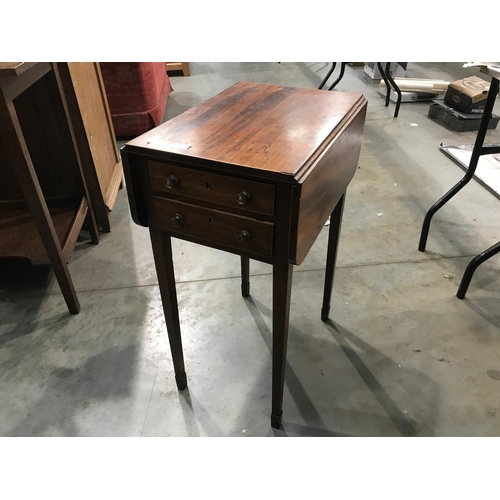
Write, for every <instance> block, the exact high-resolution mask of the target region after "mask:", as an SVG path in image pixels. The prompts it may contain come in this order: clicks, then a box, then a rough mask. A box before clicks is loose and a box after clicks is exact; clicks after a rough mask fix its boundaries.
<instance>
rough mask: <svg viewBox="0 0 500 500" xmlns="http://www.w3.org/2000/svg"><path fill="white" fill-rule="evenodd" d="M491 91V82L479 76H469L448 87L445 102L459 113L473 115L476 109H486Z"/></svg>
mask: <svg viewBox="0 0 500 500" xmlns="http://www.w3.org/2000/svg"><path fill="white" fill-rule="evenodd" d="M489 90H490V84H489V82H487V81H485V80H483V79H481V78H478V77H477V76H468V77H467V78H463V79H462V80H457V81H455V82H453V83H450V85H448V90H447V91H446V94H445V96H444V102H445V103H446V104H448V106H450V107H452V108H454V109H456V110H457V111H461V112H462V113H471V112H472V110H474V109H477V110H481V109H484V105H485V104H486V98H487V97H488V91H489Z"/></svg>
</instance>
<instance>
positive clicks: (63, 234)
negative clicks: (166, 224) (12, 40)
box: [0, 63, 99, 314]
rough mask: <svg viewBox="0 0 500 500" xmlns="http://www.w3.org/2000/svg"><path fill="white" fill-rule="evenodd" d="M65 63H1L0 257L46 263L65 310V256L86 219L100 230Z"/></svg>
mask: <svg viewBox="0 0 500 500" xmlns="http://www.w3.org/2000/svg"><path fill="white" fill-rule="evenodd" d="M68 78H69V71H68V68H67V64H65V63H0V257H24V258H27V259H29V260H30V261H31V262H32V263H33V264H43V263H50V264H52V267H53V269H54V273H55V275H56V278H57V280H58V282H59V286H60V287H61V291H62V293H63V296H64V298H65V300H66V304H67V306H68V309H69V311H70V312H71V313H72V314H77V313H78V312H79V311H80V304H79V302H78V297H77V295H76V292H75V289H74V286H73V282H72V279H71V276H70V274H69V271H68V267H67V262H68V260H69V258H70V256H71V253H72V251H73V249H74V246H75V243H76V241H77V238H78V234H79V232H80V230H81V228H82V226H83V224H84V223H86V224H87V228H88V230H89V232H90V237H91V240H92V243H95V244H96V243H98V241H99V236H98V229H97V222H96V219H95V215H94V212H93V210H92V202H91V199H90V196H89V191H88V188H87V184H86V181H85V176H84V174H83V168H82V164H81V158H80V152H79V149H78V143H77V140H76V138H75V131H74V128H73V122H72V113H71V112H70V110H69V108H68V102H67V99H66V94H65V90H64V89H65V88H68Z"/></svg>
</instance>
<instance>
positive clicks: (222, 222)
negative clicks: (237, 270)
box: [154, 196, 273, 257]
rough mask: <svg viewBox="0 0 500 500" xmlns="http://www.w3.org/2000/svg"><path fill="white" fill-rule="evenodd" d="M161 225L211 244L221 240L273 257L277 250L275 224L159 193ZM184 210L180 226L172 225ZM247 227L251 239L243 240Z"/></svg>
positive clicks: (237, 247) (156, 206)
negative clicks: (242, 235) (274, 236)
mask: <svg viewBox="0 0 500 500" xmlns="http://www.w3.org/2000/svg"><path fill="white" fill-rule="evenodd" d="M154 204H155V210H156V217H157V219H158V225H159V227H160V229H162V230H163V231H167V232H169V233H172V235H173V236H175V233H178V234H183V235H187V236H196V237H198V238H200V239H202V240H205V241H206V242H207V243H208V244H210V243H211V242H212V243H220V244H224V245H227V246H230V247H232V248H236V249H241V250H243V251H245V252H250V253H255V254H257V255H264V256H268V257H270V256H271V255H272V253H273V224H272V223H270V222H264V221H258V220H255V219H250V218H248V217H241V216H239V215H233V214H229V213H225V212H220V211H218V210H211V209H208V208H204V207H200V206H197V205H190V204H188V203H182V202H179V201H174V200H168V199H165V198H160V197H158V196H155V199H154ZM176 214H180V215H181V216H182V218H183V222H182V224H180V225H179V226H174V225H172V218H173V217H174V216H175V215H176ZM242 231H247V232H248V233H249V235H250V239H249V241H248V242H247V243H245V244H241V243H240V242H239V241H238V235H239V234H240V233H241V232H242Z"/></svg>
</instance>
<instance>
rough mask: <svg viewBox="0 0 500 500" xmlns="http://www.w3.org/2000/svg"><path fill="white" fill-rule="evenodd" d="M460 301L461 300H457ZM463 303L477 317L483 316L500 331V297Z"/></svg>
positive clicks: (470, 300) (469, 300) (467, 299)
mask: <svg viewBox="0 0 500 500" xmlns="http://www.w3.org/2000/svg"><path fill="white" fill-rule="evenodd" d="M457 300H459V299H457ZM462 302H463V303H464V304H465V305H466V306H467V307H469V308H470V309H472V310H473V311H474V312H475V313H476V314H477V315H479V316H481V318H483V319H484V320H485V321H487V322H488V323H490V324H491V325H493V326H495V327H496V328H499V329H500V311H499V310H498V297H492V298H491V299H486V298H481V299H475V298H470V299H469V298H468V297H467V296H465V299H463V300H462Z"/></svg>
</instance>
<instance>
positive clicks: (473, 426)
mask: <svg viewBox="0 0 500 500" xmlns="http://www.w3.org/2000/svg"><path fill="white" fill-rule="evenodd" d="M327 69H328V67H327V65H326V63H283V64H276V63H232V64H229V63H226V64H223V63H192V64H191V70H192V76H190V77H182V76H179V77H173V78H172V84H173V87H174V89H175V90H174V92H173V93H172V94H171V96H170V97H169V101H168V107H167V111H166V116H165V119H169V118H172V117H174V116H176V115H177V114H179V113H181V112H182V111H185V110H186V109H189V108H190V107H191V106H193V105H195V104H197V103H199V102H201V101H203V100H205V99H207V98H209V97H211V96H212V95H214V94H216V93H218V92H220V91H222V90H223V89H225V88H227V87H228V86H230V85H232V84H233V83H235V82H237V81H239V80H251V81H259V82H267V83H275V84H281V85H291V86H303V87H317V86H318V84H319V83H320V81H321V79H322V77H323V76H324V75H325V74H326V71H327ZM471 73H472V74H475V73H474V72H473V71H470V70H464V69H462V68H461V65H460V64H458V63H453V64H450V63H447V64H410V66H409V72H408V76H413V77H417V78H426V77H428V78H443V79H449V80H454V79H456V78H458V77H459V76H462V75H464V74H471ZM338 89H339V90H344V91H358V92H363V94H364V95H365V96H366V97H367V98H368V100H369V108H368V115H367V120H366V127H365V133H364V140H363V147H362V152H361V158H360V162H359V166H360V168H359V170H358V171H357V174H356V176H355V178H354V180H353V182H352V184H351V187H350V189H349V190H348V195H347V201H346V206H345V212H344V228H343V235H342V239H341V243H340V251H339V252H340V254H339V260H338V271H337V274H336V282H335V287H334V288H335V291H334V297H333V303H332V314H331V317H332V320H333V322H330V323H327V324H325V323H322V322H321V320H320V317H319V312H320V306H321V296H322V287H323V268H324V263H325V256H326V236H327V230H324V231H323V233H322V234H321V235H320V237H319V238H318V240H317V242H316V244H315V245H314V247H313V249H312V250H311V252H310V254H309V256H308V257H307V259H306V261H305V262H304V264H303V265H302V266H300V267H299V268H296V270H295V273H294V283H293V292H292V307H291V319H290V336H289V347H288V364H287V374H286V387H285V397H284V416H283V429H281V430H274V429H271V427H270V404H271V314H272V313H271V288H272V286H271V285H272V279H271V274H270V273H271V268H270V266H268V265H266V264H262V263H257V262H252V264H251V274H252V279H251V294H252V296H251V298H250V299H248V300H244V299H243V298H242V297H241V296H240V293H239V291H240V283H239V260H238V257H236V256H234V255H229V254H225V253H222V252H218V251H215V250H211V249H208V248H203V247H200V246H197V245H194V244H190V243H186V242H182V241H180V240H175V246H174V259H175V265H176V276H177V281H178V294H179V304H180V310H181V326H182V331H183V339H184V350H185V357H186V367H187V374H188V383H189V389H188V390H186V391H184V392H178V391H177V389H176V386H175V381H174V374H173V368H172V363H171V357H170V352H169V347H168V341H167V333H166V327H165V322H164V319H163V312H162V308H161V303H160V296H159V291H158V286H157V279H156V275H155V270H154V266H153V260H152V253H151V248H150V243H149V240H148V232H147V230H146V229H144V228H141V227H138V226H136V225H134V223H133V222H132V220H131V218H130V214H129V209H128V205H127V198H126V193H125V191H124V190H123V191H121V192H120V193H119V195H118V200H117V203H116V207H115V209H114V210H113V212H112V214H111V223H112V228H113V231H112V233H110V234H106V235H103V236H102V239H101V242H100V244H99V245H98V246H97V247H93V246H91V245H89V244H88V242H87V240H82V241H81V242H79V243H78V246H77V249H76V251H75V253H74V255H73V257H72V260H71V263H70V271H71V274H72V276H73V279H74V283H75V286H76V289H77V291H78V295H79V298H80V301H81V305H82V311H81V313H80V314H79V315H78V316H71V315H70V314H69V313H68V312H67V309H66V306H65V303H64V300H63V299H62V297H61V294H60V291H59V288H58V285H57V282H55V280H54V278H53V276H52V273H51V272H50V271H48V270H47V269H31V270H30V269H25V268H23V269H15V271H14V270H13V267H12V265H11V264H8V265H5V264H3V265H2V268H1V269H0V271H1V272H0V276H1V283H0V435H3V436H240V437H241V436H244V437H248V436H498V435H500V308H499V301H500V256H498V257H496V258H493V259H492V260H490V261H489V262H487V263H486V264H484V265H483V266H481V267H480V268H479V270H478V271H477V272H476V275H475V277H474V280H473V282H472V284H471V287H470V289H469V293H468V296H467V299H466V300H464V301H460V300H458V299H457V298H456V297H455V293H456V290H457V287H458V283H459V281H460V278H461V276H462V273H463V271H464V269H465V267H466V265H467V263H468V262H469V260H470V258H471V257H472V256H474V255H475V254H476V253H478V252H479V251H481V250H484V249H486V248H487V247H489V246H491V245H492V244H493V243H494V242H495V241H497V239H498V238H500V217H499V216H498V214H499V213H500V201H499V200H498V199H496V198H494V197H493V196H492V195H491V194H489V193H488V192H487V191H486V190H485V189H484V188H482V187H481V186H480V185H478V184H477V183H476V182H472V183H471V184H470V185H469V186H467V188H466V189H465V190H464V191H463V192H462V193H461V194H460V195H459V196H457V197H456V199H455V200H453V201H452V202H451V203H449V204H448V205H447V206H446V207H445V208H444V209H442V210H441V211H440V212H439V213H438V215H437V216H436V217H435V221H434V223H433V225H432V227H431V234H430V238H429V243H428V252H427V253H420V252H418V251H417V242H418V237H419V232H420V227H421V222H422V219H423V216H424V214H425V212H426V210H427V209H428V208H429V207H430V206H431V205H432V203H433V202H434V201H435V200H437V199H438V198H439V197H440V196H441V195H442V194H443V193H444V192H445V191H446V190H447V189H448V188H449V187H451V186H452V185H453V184H454V183H455V182H456V181H457V180H458V179H459V178H460V177H461V176H462V175H463V172H462V170H461V169H460V168H459V167H457V166H456V165H454V164H453V163H452V162H451V161H450V160H448V159H447V158H446V157H445V156H444V155H443V154H442V153H440V152H439V150H438V146H439V144H440V143H441V142H443V143H445V144H463V143H470V142H473V140H474V137H475V134H474V133H462V134H458V133H454V132H452V131H449V130H447V129H445V128H444V127H443V126H441V125H440V124H438V123H435V122H433V121H431V120H430V119H429V118H427V116H426V115H427V110H428V107H429V105H428V104H404V105H402V108H401V112H400V116H399V118H398V119H394V118H393V117H392V113H393V104H391V106H390V108H389V109H387V108H385V107H384V106H383V100H382V98H381V97H379V95H378V93H377V92H376V85H375V84H374V83H373V82H372V81H371V80H370V79H369V78H367V77H365V76H364V74H363V70H362V68H354V69H353V68H347V70H346V75H345V77H344V79H343V81H342V82H341V84H340V85H339V87H338ZM498 111H499V110H498V103H497V111H496V112H497V114H498ZM410 123H417V124H418V127H414V126H410ZM487 140H488V141H491V142H500V131H491V132H489V133H488V136H487ZM380 213H382V214H383V215H382V216H378V215H377V214H380ZM19 273H22V274H21V275H22V276H23V279H22V280H19V276H20V274H19ZM445 275H447V276H448V277H449V278H446V277H445ZM243 429H246V432H245V433H244V434H242V430H243Z"/></svg>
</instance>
